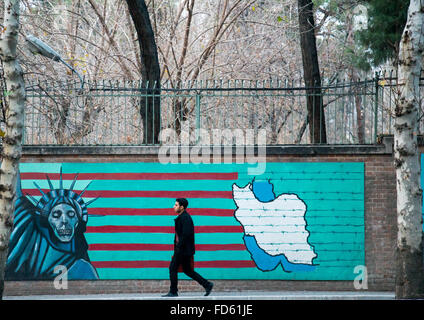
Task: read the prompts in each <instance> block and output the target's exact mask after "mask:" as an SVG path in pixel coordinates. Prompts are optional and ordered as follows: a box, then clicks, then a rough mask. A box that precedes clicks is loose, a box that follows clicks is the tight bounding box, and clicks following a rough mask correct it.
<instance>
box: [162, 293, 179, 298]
mask: <svg viewBox="0 0 424 320" xmlns="http://www.w3.org/2000/svg"><path fill="white" fill-rule="evenodd" d="M162 297H178V293H172V292H168V293H167V294H164V295H163V296H162Z"/></svg>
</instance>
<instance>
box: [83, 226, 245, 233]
mask: <svg viewBox="0 0 424 320" xmlns="http://www.w3.org/2000/svg"><path fill="white" fill-rule="evenodd" d="M194 231H195V232H196V233H216V232H225V233H226V232H230V233H239V232H243V227H241V226H198V227H194ZM87 232H89V233H174V232H175V227H161V226H153V227H149V226H98V227H87Z"/></svg>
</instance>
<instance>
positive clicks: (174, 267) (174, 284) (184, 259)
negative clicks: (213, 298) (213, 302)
mask: <svg viewBox="0 0 424 320" xmlns="http://www.w3.org/2000/svg"><path fill="white" fill-rule="evenodd" d="M180 264H181V265H182V266H183V272H184V273H185V274H186V275H187V276H189V277H190V278H192V279H193V280H195V281H197V282H198V283H199V284H200V285H201V286H202V287H203V288H206V287H207V285H208V284H209V281H208V280H206V279H204V278H203V277H202V276H201V275H200V274H198V273H197V272H196V271H194V269H193V268H192V267H191V256H184V255H182V254H176V255H174V256H173V257H172V260H171V264H170V265H169V279H170V280H171V287H170V290H169V291H170V292H172V293H178V267H179V266H180Z"/></svg>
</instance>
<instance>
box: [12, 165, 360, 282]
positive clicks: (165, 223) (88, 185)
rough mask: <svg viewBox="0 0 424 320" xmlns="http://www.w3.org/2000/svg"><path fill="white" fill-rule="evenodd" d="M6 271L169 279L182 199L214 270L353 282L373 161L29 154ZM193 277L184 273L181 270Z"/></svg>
mask: <svg viewBox="0 0 424 320" xmlns="http://www.w3.org/2000/svg"><path fill="white" fill-rule="evenodd" d="M20 171H21V175H20V177H21V179H20V188H19V190H18V193H19V198H18V199H17V202H16V212H15V225H14V229H13V232H12V235H11V242H10V249H9V256H8V261H7V268H6V279H8V280H12V279H18V280H29V279H34V280H37V279H53V278H54V277H56V276H57V273H55V272H54V268H55V266H58V265H63V266H65V267H66V268H67V269H68V277H69V279H168V277H169V273H168V267H169V262H170V259H171V256H172V254H173V252H172V250H173V238H174V218H175V215H174V213H173V210H172V207H173V204H174V202H175V198H178V197H185V198H187V199H188V201H189V208H188V210H187V211H188V212H189V213H190V214H191V215H192V217H193V221H194V224H195V231H196V236H195V237H196V254H195V267H196V268H199V269H200V270H199V272H201V274H202V275H204V277H206V278H208V279H281V280H353V279H354V278H355V277H356V276H357V274H355V273H354V268H355V266H357V265H364V253H365V252H364V164H363V163H276V162H268V163H266V170H265V172H264V173H263V174H261V175H257V176H252V175H249V174H248V164H167V165H163V164H160V163H21V164H20ZM181 277H182V278H183V279H184V278H185V277H186V276H185V275H183V274H181Z"/></svg>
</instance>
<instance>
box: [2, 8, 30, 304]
mask: <svg viewBox="0 0 424 320" xmlns="http://www.w3.org/2000/svg"><path fill="white" fill-rule="evenodd" d="M19 5H20V1H19V0H6V1H5V10H4V27H5V29H3V34H2V35H1V38H0V58H1V60H2V62H3V67H4V75H5V82H6V94H5V101H6V113H5V116H6V119H5V122H6V134H5V137H4V139H3V150H2V154H1V160H2V163H1V169H0V298H2V297H3V290H4V271H5V266H6V260H7V254H8V245H9V238H10V233H11V231H12V227H13V212H14V202H15V196H16V183H17V177H18V174H19V160H20V158H21V154H22V145H21V140H22V133H23V119H24V118H23V117H24V107H25V83H24V80H23V72H22V69H21V67H20V65H19V62H18V60H17V58H16V51H17V50H16V47H17V42H18V30H19Z"/></svg>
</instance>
